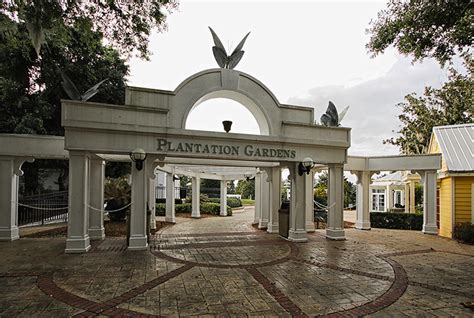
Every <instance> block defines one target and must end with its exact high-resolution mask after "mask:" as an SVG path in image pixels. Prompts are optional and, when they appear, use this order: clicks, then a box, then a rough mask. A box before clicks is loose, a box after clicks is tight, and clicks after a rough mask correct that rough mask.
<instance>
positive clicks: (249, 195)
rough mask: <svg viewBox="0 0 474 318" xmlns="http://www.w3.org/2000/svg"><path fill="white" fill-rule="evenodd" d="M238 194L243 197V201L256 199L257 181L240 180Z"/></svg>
mask: <svg viewBox="0 0 474 318" xmlns="http://www.w3.org/2000/svg"><path fill="white" fill-rule="evenodd" d="M235 192H236V193H237V194H240V195H241V196H242V199H254V198H255V179H252V180H239V181H238V182H237V188H236V189H235Z"/></svg>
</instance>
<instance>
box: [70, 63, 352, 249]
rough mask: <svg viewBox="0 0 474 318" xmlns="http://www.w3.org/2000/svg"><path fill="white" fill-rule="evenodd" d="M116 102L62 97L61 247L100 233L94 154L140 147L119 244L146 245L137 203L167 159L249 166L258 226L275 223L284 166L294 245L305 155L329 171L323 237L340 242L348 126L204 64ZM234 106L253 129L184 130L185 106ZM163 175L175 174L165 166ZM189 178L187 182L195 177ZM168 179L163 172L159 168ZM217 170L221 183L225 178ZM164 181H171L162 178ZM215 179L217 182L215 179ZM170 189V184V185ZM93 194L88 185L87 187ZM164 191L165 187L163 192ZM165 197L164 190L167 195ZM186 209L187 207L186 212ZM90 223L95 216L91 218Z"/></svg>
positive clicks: (301, 221)
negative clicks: (64, 176)
mask: <svg viewBox="0 0 474 318" xmlns="http://www.w3.org/2000/svg"><path fill="white" fill-rule="evenodd" d="M125 96H126V97H125V105H107V104H98V103H85V102H78V101H69V100H64V101H62V124H63V126H64V128H65V149H66V150H68V151H69V158H70V159H69V165H70V184H69V193H70V210H69V213H70V217H69V227H68V237H67V244H66V252H68V253H74V252H86V251H87V250H88V249H89V248H90V242H89V240H90V237H89V235H90V236H91V237H92V238H100V237H103V227H102V226H101V224H97V226H96V227H95V228H94V226H93V225H92V224H89V220H92V218H90V217H89V214H90V213H94V211H93V210H91V209H89V208H88V207H89V206H94V205H93V204H90V205H89V204H88V203H89V202H97V203H98V202H100V197H99V198H95V197H96V196H100V195H101V191H94V190H93V188H94V187H100V186H101V183H102V182H103V177H102V175H103V164H102V160H104V159H111V158H113V157H114V156H123V155H125V156H128V155H129V154H130V152H132V151H133V150H134V149H136V148H141V149H143V150H144V151H145V153H146V159H145V161H144V165H143V169H141V170H138V169H137V167H136V166H135V165H133V167H132V207H131V220H130V241H129V249H146V248H147V236H146V202H147V200H149V199H150V198H151V196H152V194H151V192H152V191H149V188H150V184H151V181H150V180H152V179H153V178H154V177H155V173H154V171H155V168H156V167H157V166H160V168H161V169H163V170H166V169H168V170H169V169H177V168H176V167H174V166H172V165H168V164H170V163H174V164H176V163H180V164H187V165H193V164H207V165H223V166H236V167H241V166H247V167H248V166H252V167H253V168H259V169H258V172H257V184H261V185H260V189H259V190H261V192H259V195H260V197H261V198H262V199H264V200H261V202H262V204H261V205H260V207H259V208H258V209H257V210H260V212H258V213H259V214H258V215H257V218H258V221H259V223H260V222H261V226H265V227H268V231H269V232H276V231H277V229H278V209H279V207H280V179H281V175H280V173H281V169H282V168H285V167H286V168H288V169H289V171H290V180H291V181H292V182H291V185H292V189H291V193H292V194H293V195H292V196H291V203H290V217H289V234H288V239H289V240H291V241H294V242H304V241H306V240H307V237H306V229H307V226H306V214H307V212H308V211H312V208H313V206H312V182H311V180H312V176H313V174H312V173H310V174H306V173H299V171H298V166H299V165H300V163H301V162H302V161H303V160H304V159H307V158H310V159H311V160H312V161H313V162H314V163H316V164H321V165H324V166H327V167H328V169H329V174H330V180H329V218H328V228H327V231H326V235H327V237H328V238H330V239H344V238H345V236H344V229H343V221H342V212H343V165H344V163H345V162H346V160H347V149H348V148H349V146H350V128H343V127H323V126H319V125H315V124H314V111H313V109H312V108H308V107H300V106H293V105H283V104H280V103H279V102H278V101H277V99H276V98H275V96H274V95H273V94H272V93H271V92H270V90H269V89H268V88H267V87H266V86H265V85H263V84H262V83H261V82H259V81H258V80H256V79H255V78H253V77H251V76H250V75H248V74H245V73H242V72H239V71H235V70H231V69H210V70H205V71H202V72H200V73H197V74H195V75H193V76H191V77H189V78H188V79H186V80H185V81H184V82H183V83H182V84H181V85H179V86H178V88H177V89H176V90H175V91H164V90H155V89H146V88H137V87H128V88H127V89H126V94H125ZM222 97H223V98H228V99H232V100H235V101H237V102H239V103H241V104H242V105H244V106H245V107H246V108H247V109H248V110H249V111H250V112H251V113H252V114H253V115H254V116H255V118H256V120H257V122H258V124H259V128H260V131H261V135H248V134H236V133H224V132H222V133H220V132H205V131H196V130H188V129H185V124H186V119H187V116H188V114H189V113H190V111H191V110H192V109H193V107H196V106H197V105H198V104H199V103H201V102H203V101H205V100H207V99H212V98H222ZM168 172H175V171H174V170H173V171H168ZM188 172H190V173H189V174H190V175H191V176H194V180H193V183H194V184H197V183H198V182H197V181H196V180H197V178H199V176H198V175H197V174H195V175H193V174H192V171H190V170H188ZM168 175H169V176H171V177H170V178H172V173H169V174H168ZM223 176H225V173H222V174H221V177H220V178H221V179H225V177H223ZM170 181H172V180H170ZM223 181H224V180H223ZM170 188H171V187H170ZM97 190H98V189H97ZM173 192H174V191H169V193H168V194H169V195H170V196H172V193H173ZM167 197H168V195H167ZM173 201H174V200H167V202H168V207H167V220H168V221H171V222H172V221H174V215H173V213H174V209H173V207H172V204H173ZM193 212H194V211H193ZM99 221H100V220H99Z"/></svg>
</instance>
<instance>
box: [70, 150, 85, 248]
mask: <svg viewBox="0 0 474 318" xmlns="http://www.w3.org/2000/svg"><path fill="white" fill-rule="evenodd" d="M89 193H90V191H89V155H88V154H85V153H76V152H73V151H70V152H69V216H68V229H67V239H66V250H65V252H66V253H85V252H87V251H88V250H89V249H90V248H91V245H90V238H89V207H88V205H89Z"/></svg>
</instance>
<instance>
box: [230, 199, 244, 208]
mask: <svg viewBox="0 0 474 318" xmlns="http://www.w3.org/2000/svg"><path fill="white" fill-rule="evenodd" d="M227 205H228V206H230V207H231V208H238V207H241V206H242V200H240V199H239V198H227Z"/></svg>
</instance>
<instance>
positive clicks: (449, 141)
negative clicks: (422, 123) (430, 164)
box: [428, 124, 474, 238]
mask: <svg viewBox="0 0 474 318" xmlns="http://www.w3.org/2000/svg"><path fill="white" fill-rule="evenodd" d="M428 152H429V153H440V154H441V155H442V163H441V170H439V171H438V189H437V190H438V193H437V198H438V199H437V214H438V215H437V220H438V227H439V235H441V236H444V237H449V238H451V237H452V235H453V228H454V225H455V224H456V223H465V222H471V223H474V124H463V125H452V126H440V127H434V128H433V133H432V134H431V140H430V145H429V148H428Z"/></svg>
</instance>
